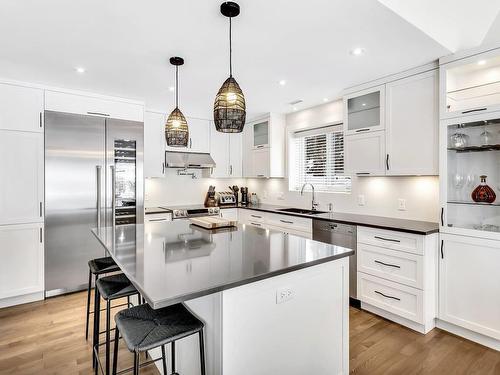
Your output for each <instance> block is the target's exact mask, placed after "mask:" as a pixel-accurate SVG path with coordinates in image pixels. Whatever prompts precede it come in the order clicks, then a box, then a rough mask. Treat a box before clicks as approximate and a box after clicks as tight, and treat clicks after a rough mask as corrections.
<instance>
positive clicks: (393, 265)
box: [374, 260, 401, 268]
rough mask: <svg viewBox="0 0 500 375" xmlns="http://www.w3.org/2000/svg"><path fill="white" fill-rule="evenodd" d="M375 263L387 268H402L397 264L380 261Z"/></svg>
mask: <svg viewBox="0 0 500 375" xmlns="http://www.w3.org/2000/svg"><path fill="white" fill-rule="evenodd" d="M374 262H375V263H378V264H381V265H383V266H387V267H394V268H401V266H398V265H396V264H389V263H384V262H381V261H380V260H374Z"/></svg>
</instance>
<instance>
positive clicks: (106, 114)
mask: <svg viewBox="0 0 500 375" xmlns="http://www.w3.org/2000/svg"><path fill="white" fill-rule="evenodd" d="M87 115H94V116H104V117H109V114H108V113H101V112H87Z"/></svg>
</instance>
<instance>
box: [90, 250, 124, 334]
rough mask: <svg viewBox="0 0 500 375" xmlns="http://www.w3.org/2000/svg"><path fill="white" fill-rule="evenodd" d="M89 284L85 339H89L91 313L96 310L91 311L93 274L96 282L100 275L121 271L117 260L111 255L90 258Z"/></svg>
mask: <svg viewBox="0 0 500 375" xmlns="http://www.w3.org/2000/svg"><path fill="white" fill-rule="evenodd" d="M88 264H89V285H88V288H87V321H86V323H85V340H88V339H89V318H90V314H93V313H94V312H93V311H92V312H91V311H90V294H91V293H90V290H91V289H92V276H94V283H95V282H96V281H97V279H98V278H99V276H100V275H102V274H105V273H111V272H117V271H120V268H119V267H118V266H117V265H116V263H115V261H114V260H113V258H111V257H105V258H96V259H91V260H89V263H88Z"/></svg>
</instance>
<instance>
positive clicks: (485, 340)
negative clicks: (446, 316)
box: [436, 319, 500, 351]
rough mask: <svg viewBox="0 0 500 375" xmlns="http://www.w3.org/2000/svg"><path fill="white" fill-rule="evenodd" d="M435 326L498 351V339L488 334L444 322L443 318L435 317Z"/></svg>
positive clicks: (499, 344)
mask: <svg viewBox="0 0 500 375" xmlns="http://www.w3.org/2000/svg"><path fill="white" fill-rule="evenodd" d="M436 327H438V328H440V329H442V330H445V331H448V332H450V333H453V334H454V335H457V336H460V337H463V338H465V339H467V340H470V341H474V342H477V343H478V344H481V345H484V346H487V347H488V348H491V349H494V350H497V351H500V340H497V339H494V338H492V337H489V336H485V335H482V334H480V333H477V332H474V331H471V330H469V329H467V328H463V327H460V326H457V325H455V324H453V323H448V322H445V321H444V320H440V319H436Z"/></svg>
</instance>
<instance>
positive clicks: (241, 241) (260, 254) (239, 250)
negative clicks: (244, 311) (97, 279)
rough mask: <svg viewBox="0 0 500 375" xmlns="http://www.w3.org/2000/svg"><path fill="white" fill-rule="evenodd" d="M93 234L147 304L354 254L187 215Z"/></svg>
mask: <svg viewBox="0 0 500 375" xmlns="http://www.w3.org/2000/svg"><path fill="white" fill-rule="evenodd" d="M93 233H94V235H95V236H96V237H97V239H98V240H99V241H100V243H101V244H102V245H103V246H104V247H105V248H106V250H107V251H108V253H109V254H110V256H111V257H113V259H114V260H115V262H116V263H117V264H118V266H119V267H120V268H121V270H122V271H123V272H124V273H125V275H126V276H127V277H128V278H129V279H130V280H131V281H132V283H133V284H134V285H135V287H136V288H137V289H138V290H139V291H140V292H141V294H142V295H143V296H144V298H145V299H146V300H147V302H148V303H149V304H150V305H151V307H153V308H161V307H164V306H168V305H172V304H174V303H178V302H182V301H186V300H189V299H193V298H197V297H201V296H204V295H208V294H212V293H216V292H219V291H223V290H225V289H229V288H233V287H237V286H240V285H244V284H248V283H251V282H255V281H258V280H262V279H265V278H269V277H273V276H277V275H280V274H283V273H287V272H292V271H296V270H299V269H301V268H305V267H311V266H314V265H317V264H320V263H324V262H329V261H334V260H336V259H339V258H343V257H346V256H349V255H352V254H353V253H354V252H353V251H352V250H351V249H347V248H343V247H340V246H334V245H328V244H324V243H320V242H316V241H313V240H309V239H306V238H302V237H297V236H293V235H288V234H285V233H281V232H277V231H273V230H267V229H262V228H255V227H253V226H245V225H239V226H238V227H233V228H227V229H221V230H217V231H213V230H205V229H203V228H200V227H197V226H195V225H192V224H190V222H189V221H188V220H174V221H172V222H159V223H148V224H140V225H139V224H138V225H123V226H118V227H116V228H111V227H107V228H101V229H99V230H98V229H94V230H93Z"/></svg>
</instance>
